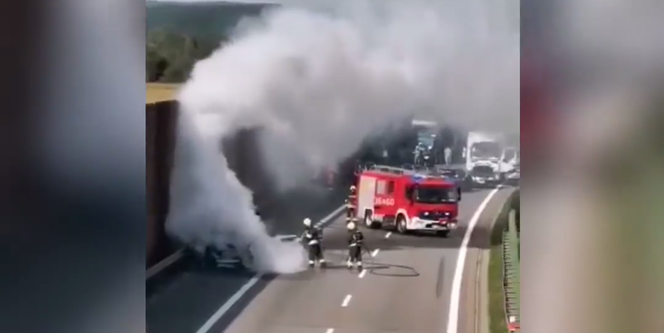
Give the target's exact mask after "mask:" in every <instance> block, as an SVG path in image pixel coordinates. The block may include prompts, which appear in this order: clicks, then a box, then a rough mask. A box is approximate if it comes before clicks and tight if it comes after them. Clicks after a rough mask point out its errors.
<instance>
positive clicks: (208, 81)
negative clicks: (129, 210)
mask: <svg viewBox="0 0 664 333" xmlns="http://www.w3.org/2000/svg"><path fill="white" fill-rule="evenodd" d="M518 13H519V2H518V1H511V0H503V1H468V0H444V1H429V2H423V1H419V2H418V1H399V2H393V1H370V2H363V1H353V2H334V3H331V2H328V3H326V5H325V6H324V7H321V8H283V7H282V8H280V9H277V10H274V11H272V12H269V13H267V14H266V15H265V16H264V17H263V18H262V19H260V20H257V21H256V20H254V21H252V22H249V23H245V24H242V25H241V28H239V29H238V30H237V32H236V35H235V38H234V39H233V40H232V42H231V43H230V44H229V45H226V46H224V47H223V48H221V49H219V50H217V51H216V52H215V53H214V54H212V55H211V56H210V57H209V58H208V59H205V60H202V61H200V62H199V63H198V64H197V65H196V66H195V68H194V70H193V72H192V75H191V78H190V80H189V81H188V82H187V83H186V85H185V86H184V87H183V88H182V90H181V92H180V95H179V101H180V102H181V106H182V111H183V112H182V116H181V126H180V135H179V138H178V147H177V148H176V150H177V151H176V163H175V170H174V175H173V178H174V181H173V185H172V189H171V190H172V197H171V200H172V201H173V202H174V205H173V208H172V209H171V210H172V212H171V215H170V216H169V221H168V227H169V230H170V231H171V233H173V234H175V235H176V236H179V237H180V238H182V239H183V240H185V241H186V242H190V243H195V244H217V245H219V246H221V245H223V244H221V243H225V242H228V241H231V240H233V241H237V242H240V244H242V245H246V244H254V245H256V246H257V245H258V244H261V245H260V246H261V247H262V250H264V251H262V252H261V251H259V252H258V255H257V256H258V257H260V258H261V261H262V263H261V267H258V268H257V269H261V270H271V271H275V270H276V271H295V270H297V268H299V266H297V265H298V264H297V263H298V262H299V261H300V260H301V259H303V258H302V257H301V250H300V249H296V248H295V247H294V246H293V247H291V246H290V245H278V246H279V249H275V248H273V246H277V245H276V244H278V243H276V242H274V241H270V240H269V239H268V237H267V236H265V234H264V230H263V227H262V224H261V223H260V221H259V218H258V217H256V216H255V215H254V214H253V210H252V207H253V204H252V202H251V193H250V192H249V191H248V190H247V189H245V188H244V187H243V186H241V184H240V183H239V181H238V180H237V178H236V177H235V175H234V174H233V173H232V172H231V171H230V170H228V168H227V167H226V164H227V163H226V160H225V158H224V156H222V155H221V154H220V153H219V152H218V142H219V139H220V138H223V137H228V136H230V135H233V134H234V133H235V132H236V131H237V130H238V129H241V128H250V127H262V128H264V129H265V133H264V135H263V136H262V140H261V144H262V147H263V150H264V152H265V155H266V158H267V161H268V164H269V165H270V169H272V170H273V171H274V175H275V177H276V180H277V181H278V183H279V185H281V186H282V187H291V186H294V185H296V184H300V183H301V182H302V181H304V180H305V179H307V178H308V177H310V173H309V170H312V169H313V168H316V167H320V166H324V165H331V164H334V163H336V162H338V161H340V160H342V159H343V158H345V157H347V156H349V155H350V154H352V153H353V152H354V151H355V150H356V149H357V148H358V146H359V145H360V143H361V142H362V140H363V139H364V138H365V137H366V136H367V134H368V133H370V132H375V131H376V130H380V129H382V128H386V127H387V126H389V125H391V124H393V123H394V122H395V121H399V120H402V119H403V118H404V116H407V115H411V114H414V115H417V116H421V117H426V118H433V119H435V120H438V121H440V122H444V123H446V124H451V125H456V126H462V127H464V128H468V129H485V130H499V131H511V132H514V131H518V127H519V121H518V119H519V98H518V97H519V95H518V94H519V52H520V50H519V15H518ZM229 235H233V236H229ZM268 242H270V244H272V245H265V244H267V243H268ZM284 247H285V248H284ZM259 250H260V249H259ZM281 250H283V251H281ZM268 254H269V255H270V257H266V256H268ZM277 257H279V258H282V259H281V260H276V258H277ZM295 266H297V267H295Z"/></svg>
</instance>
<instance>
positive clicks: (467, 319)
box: [459, 188, 514, 333]
mask: <svg viewBox="0 0 664 333" xmlns="http://www.w3.org/2000/svg"><path fill="white" fill-rule="evenodd" d="M513 191H514V189H512V188H507V189H504V190H501V191H499V192H498V193H497V194H496V196H495V197H494V198H493V199H492V200H491V201H490V202H489V204H488V205H487V207H486V209H485V210H484V212H483V213H482V215H481V217H480V219H479V221H478V223H477V225H476V227H475V230H474V231H473V234H472V236H471V240H470V244H469V246H468V254H467V258H466V263H465V267H464V279H463V283H462V286H461V295H462V297H461V299H460V305H459V308H460V310H461V311H460V312H459V317H460V318H459V332H463V333H489V310H488V304H489V299H488V295H489V294H488V274H487V272H488V265H489V259H490V253H491V251H490V250H491V233H492V229H493V226H494V224H495V222H496V220H497V219H498V218H499V215H500V213H501V211H502V210H503V207H504V206H505V205H506V204H508V200H509V197H510V196H511V195H512V192H513Z"/></svg>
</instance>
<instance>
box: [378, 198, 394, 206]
mask: <svg viewBox="0 0 664 333" xmlns="http://www.w3.org/2000/svg"><path fill="white" fill-rule="evenodd" d="M374 205H377V206H394V198H375V199H374Z"/></svg>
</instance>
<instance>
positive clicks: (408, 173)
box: [355, 165, 461, 237]
mask: <svg viewBox="0 0 664 333" xmlns="http://www.w3.org/2000/svg"><path fill="white" fill-rule="evenodd" d="M357 193H358V194H357V209H356V211H355V214H356V217H357V218H358V220H361V221H362V222H363V224H364V225H365V226H366V227H368V228H372V229H378V228H382V227H384V226H387V227H391V228H395V229H396V230H397V231H398V232H400V233H408V232H410V231H434V232H436V233H437V234H439V235H441V236H444V237H446V236H448V234H449V232H450V230H453V229H455V228H456V226H457V222H458V221H457V216H458V213H459V201H461V191H460V188H459V186H458V185H457V183H456V182H455V181H454V180H451V179H448V178H446V177H445V176H443V175H437V174H435V173H430V172H421V171H413V170H406V169H401V168H394V167H389V166H380V165H376V166H373V167H372V168H370V169H367V170H364V171H363V172H362V173H361V174H360V175H359V179H358V185H357Z"/></svg>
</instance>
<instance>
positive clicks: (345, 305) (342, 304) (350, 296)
mask: <svg viewBox="0 0 664 333" xmlns="http://www.w3.org/2000/svg"><path fill="white" fill-rule="evenodd" d="M351 298H353V295H351V294H348V295H346V297H344V301H343V302H342V303H341V306H342V307H344V308H345V307H347V306H348V303H350V299H351Z"/></svg>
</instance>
